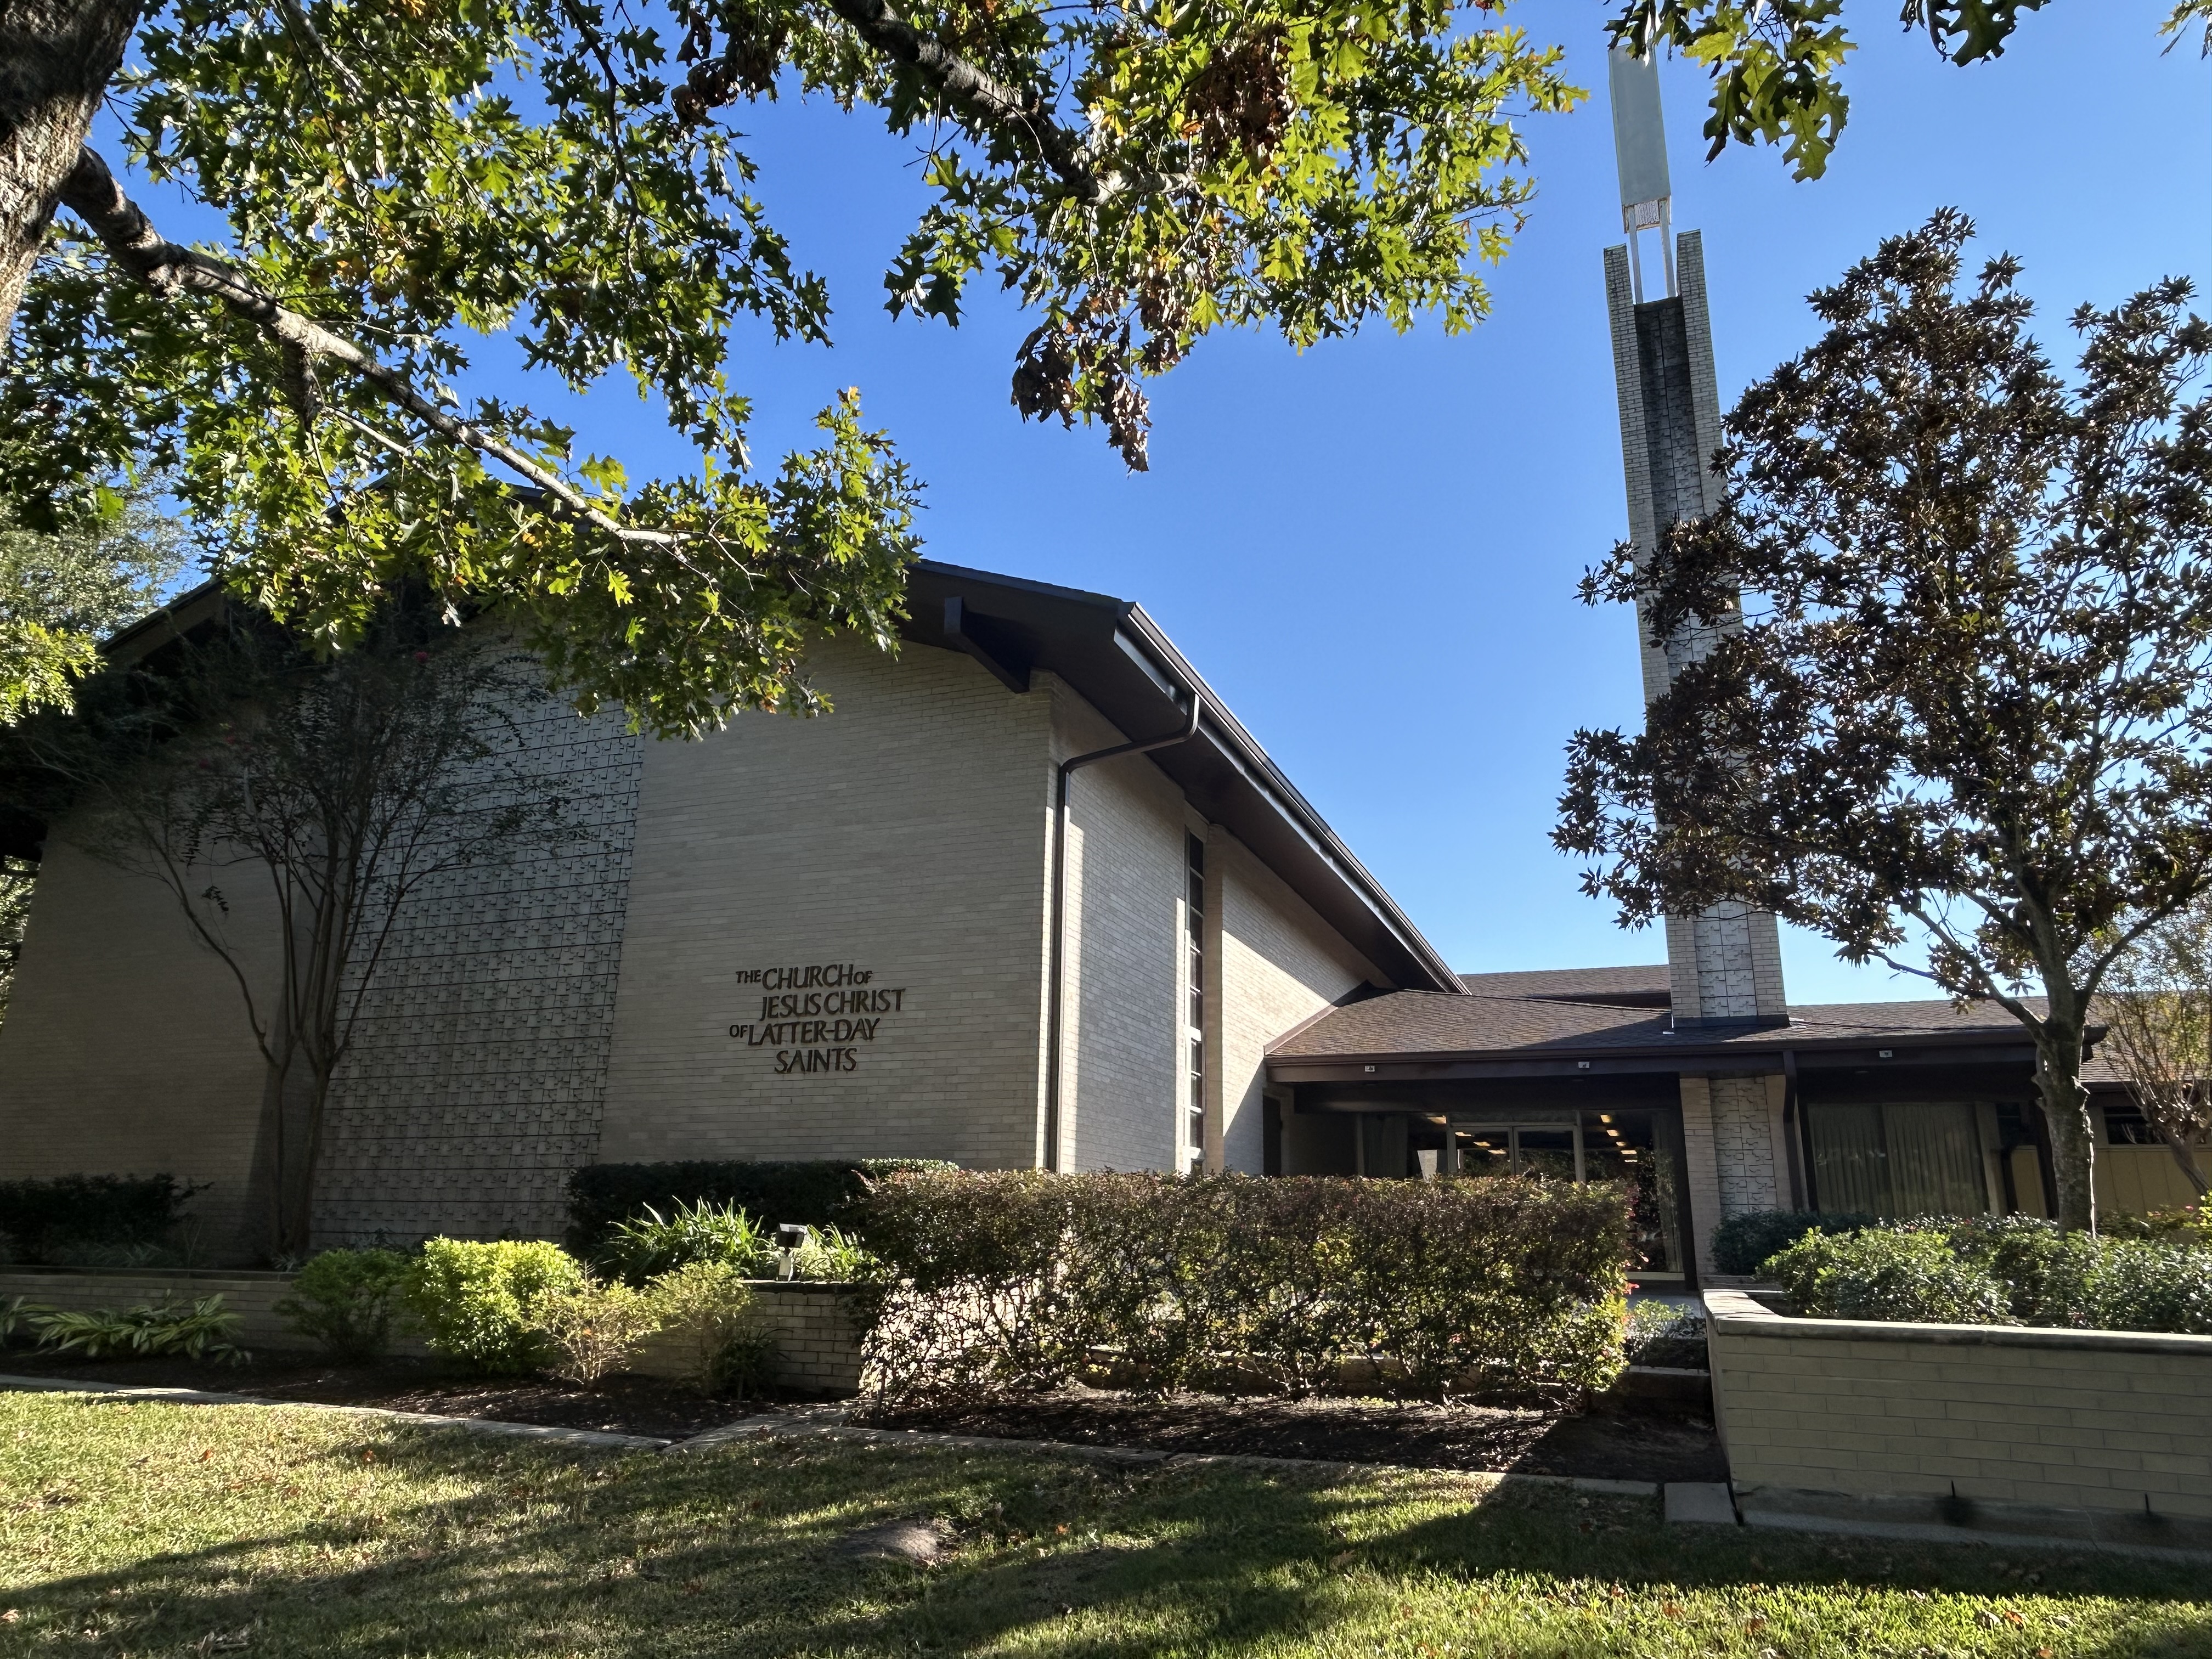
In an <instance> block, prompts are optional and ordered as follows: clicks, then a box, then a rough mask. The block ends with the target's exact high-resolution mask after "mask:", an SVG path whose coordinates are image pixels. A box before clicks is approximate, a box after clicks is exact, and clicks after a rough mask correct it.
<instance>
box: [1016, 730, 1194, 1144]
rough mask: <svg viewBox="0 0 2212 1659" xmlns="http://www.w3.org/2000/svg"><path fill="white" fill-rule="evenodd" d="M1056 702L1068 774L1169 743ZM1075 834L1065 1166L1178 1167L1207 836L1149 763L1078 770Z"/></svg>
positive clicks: (1071, 836)
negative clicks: (1137, 742) (1196, 847)
mask: <svg viewBox="0 0 2212 1659" xmlns="http://www.w3.org/2000/svg"><path fill="white" fill-rule="evenodd" d="M1053 701H1054V739H1053V741H1054V756H1053V760H1054V765H1055V766H1057V765H1058V763H1059V762H1060V761H1061V760H1063V759H1065V758H1066V757H1067V756H1069V755H1078V754H1086V753H1089V752H1090V751H1091V750H1097V749H1103V748H1107V747H1109V746H1111V745H1112V744H1118V743H1127V742H1129V741H1131V740H1132V739H1133V738H1147V737H1153V736H1157V735H1158V733H1156V732H1122V731H1121V730H1119V729H1118V728H1116V727H1115V726H1112V725H1110V724H1109V722H1108V721H1107V720H1105V719H1104V718H1103V716H1101V715H1100V714H1098V713H1097V710H1095V709H1093V708H1091V706H1090V704H1088V703H1087V702H1085V701H1084V700H1083V699H1082V698H1081V697H1079V696H1077V695H1076V694H1075V693H1074V692H1073V690H1069V689H1068V688H1067V687H1066V686H1055V687H1054V690H1053ZM1068 826H1069V832H1068V841H1067V963H1066V980H1065V981H1063V984H1062V991H1061V994H1062V998H1063V1001H1064V1005H1065V1006H1066V1014H1067V1023H1066V1026H1065V1028H1064V1030H1063V1033H1062V1042H1064V1043H1065V1045H1066V1060H1065V1061H1064V1063H1063V1067H1062V1071H1061V1073H1060V1131H1061V1135H1062V1139H1063V1150H1064V1152H1066V1161H1065V1162H1063V1163H1062V1164H1061V1166H1060V1167H1061V1168H1063V1169H1068V1170H1104V1169H1114V1170H1169V1169H1173V1168H1175V1167H1176V1109H1177V1105H1178V1103H1179V1101H1180V1100H1181V1098H1182V1093H1181V1091H1182V1088H1183V1075H1184V1063H1183V1057H1182V1030H1183V1016H1182V1009H1183V995H1184V992H1185V989H1186V984H1185V979H1184V972H1183V956H1184V941H1183V928H1184V925H1185V924H1184V916H1183V907H1184V903H1185V899H1184V890H1185V882H1184V871H1185V868H1186V865H1185V857H1186V853H1185V848H1184V843H1183V837H1184V836H1185V834H1186V833H1188V831H1189V830H1190V829H1192V828H1194V827H1195V828H1197V829H1199V830H1200V833H1201V835H1202V833H1203V829H1204V826H1203V824H1202V823H1196V822H1195V821H1194V820H1193V819H1192V817H1191V816H1190V813H1189V810H1188V807H1187V806H1186V805H1184V803H1183V798H1182V790H1181V789H1179V788H1177V787H1176V785H1175V784H1174V783H1173V782H1172V781H1170V780H1169V778H1168V776H1167V775H1166V774H1165V773H1164V772H1162V771H1161V770H1160V769H1159V768H1158V766H1157V765H1156V764H1154V763H1153V762H1152V760H1151V759H1150V758H1149V757H1146V756H1144V755H1122V756H1117V757H1115V758H1114V759H1112V760H1109V761H1101V762H1099V763H1097V765H1094V766H1087V767H1085V768H1084V769H1081V770H1080V771H1079V772H1077V773H1075V774H1074V775H1073V779H1072V781H1071V787H1070V790H1069V794H1068Z"/></svg>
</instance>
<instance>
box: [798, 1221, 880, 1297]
mask: <svg viewBox="0 0 2212 1659" xmlns="http://www.w3.org/2000/svg"><path fill="white" fill-rule="evenodd" d="M883 1267H884V1264H883V1262H882V1261H880V1260H879V1259H878V1257H877V1256H876V1255H875V1253H874V1252H873V1251H872V1250H870V1249H868V1247H867V1246H866V1245H865V1244H863V1243H860V1240H859V1238H857V1237H854V1235H853V1234H851V1233H848V1232H847V1231H844V1230H843V1229H842V1228H840V1227H817V1228H816V1229H815V1230H814V1236H813V1237H811V1238H810V1239H808V1240H807V1241H806V1247H805V1249H802V1250H800V1251H799V1259H798V1261H795V1262H794V1263H793V1278H797V1279H826V1280H828V1281H829V1282H831V1283H835V1284H860V1283H864V1282H866V1281H867V1280H870V1279H875V1278H876V1277H878V1275H879V1274H881V1273H882V1272H883Z"/></svg>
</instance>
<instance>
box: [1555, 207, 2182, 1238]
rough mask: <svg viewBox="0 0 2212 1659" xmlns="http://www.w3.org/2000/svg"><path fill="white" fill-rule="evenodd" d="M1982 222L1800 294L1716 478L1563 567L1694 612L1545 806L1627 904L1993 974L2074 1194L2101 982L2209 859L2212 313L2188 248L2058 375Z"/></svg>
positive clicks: (1592, 735)
mask: <svg viewBox="0 0 2212 1659" xmlns="http://www.w3.org/2000/svg"><path fill="white" fill-rule="evenodd" d="M1971 233H1972V227H1971V226H1970V225H1969V224H1968V223H1967V222H1966V221H1965V220H1964V219H1963V218H1960V216H1956V215H1955V214H1951V213H1944V214H1941V215H1939V216H1936V218H1935V219H1933V220H1931V221H1930V222H1929V223H1928V224H1927V225H1926V226H1925V227H1923V228H1922V229H1920V230H1918V231H1917V232H1914V233H1913V234H1910V235H1906V236H1901V237H1898V238H1896V239H1894V240H1890V241H1887V242H1885V243H1883V244H1882V246H1881V249H1880V251H1879V252H1877V253H1876V254H1875V256H1874V257H1873V258H1870V259H1868V260H1866V261H1865V262H1864V263H1863V264H1859V265H1857V266H1855V267H1853V268H1852V270H1850V271H1849V272H1848V273H1847V274H1846V275H1845V276H1844V279H1843V281H1842V282H1841V283H1838V285H1837V286H1835V287H1834V288H1832V289H1826V290H1824V291H1822V292H1820V293H1819V294H1816V295H1814V296H1813V307H1814V312H1815V313H1817V314H1818V315H1819V316H1820V319H1821V320H1822V321H1823V322H1825V323H1826V325H1827V332H1826V334H1825V335H1824V336H1823V337H1821V338H1820V341H1819V342H1818V343H1816V344H1815V345H1814V346H1813V348H1812V349H1810V350H1808V351H1807V352H1806V353H1805V354H1804V355H1803V356H1801V357H1798V358H1797V359H1796V360H1795V361H1794V362H1789V363H1786V364H1784V365H1783V366H1782V367H1781V368H1778V369H1777V370H1776V371H1775V372H1774V373H1773V374H1771V375H1769V376H1768V377H1767V378H1766V379H1765V380H1761V381H1759V383H1758V384H1756V385H1754V386H1752V387H1751V388H1750V390H1749V391H1747V392H1745V394H1744V396H1743V398H1742V400H1741V402H1740V403H1739V404H1737V405H1736V407H1735V410H1734V411H1733V412H1732V413H1731V414H1730V415H1729V417H1728V420H1727V422H1726V423H1725V435H1726V442H1725V444H1724V447H1723V449H1722V451H1721V453H1719V455H1718V456H1717V458H1716V463H1715V465H1716V466H1717V469H1718V470H1719V471H1722V472H1723V474H1724V476H1725V478H1726V486H1725V492H1724V496H1723V502H1722V505H1721V507H1720V508H1719V509H1718V510H1717V512H1716V513H1713V514H1712V515H1711V517H1709V518H1707V519H1705V520H1700V521H1696V522H1692V523H1689V524H1685V525H1681V526H1676V527H1675V528H1674V530H1673V531H1672V532H1669V534H1668V537H1667V538H1666V541H1665V544H1664V545H1663V546H1662V548H1661V549H1660V550H1658V551H1657V552H1656V555H1654V556H1652V557H1650V559H1649V560H1648V561H1647V562H1643V563H1640V564H1639V562H1638V561H1637V559H1636V558H1635V557H1634V556H1632V551H1631V550H1630V549H1628V548H1626V547H1622V548H1620V549H1619V550H1616V551H1615V552H1614V554H1613V558H1612V559H1611V561H1610V562H1608V563H1607V564H1606V565H1605V566H1603V567H1602V568H1601V569H1599V570H1597V571H1595V572H1593V573H1592V574H1591V575H1590V576H1589V578H1588V579H1587V580H1586V581H1585V584H1584V587H1585V595H1586V597H1587V598H1589V599H1592V600H1598V599H1613V600H1620V601H1627V600H1631V599H1637V598H1638V597H1639V596H1640V597H1641V598H1642V599H1644V603H1645V605H1646V606H1647V616H1648V618H1649V621H1650V626H1651V628H1652V630H1653V632H1654V634H1655V635H1657V636H1659V637H1662V638H1663V637H1668V636H1672V635H1674V634H1676V633H1677V631H1678V630H1683V629H1690V630H1702V632H1701V635H1700V636H1701V637H1703V638H1704V639H1705V641H1707V648H1706V652H1705V655H1704V656H1703V658H1702V659H1701V660H1699V661H1696V662H1694V663H1692V664H1691V665H1688V666H1686V668H1685V669H1684V670H1683V671H1682V672H1681V674H1680V677H1679V678H1677V679H1676V681H1675V682H1674V685H1673V686H1672V688H1671V689H1670V690H1668V692H1667V693H1666V694H1665V695H1663V696H1661V697H1660V698H1659V699H1658V700H1657V701H1656V702H1654V703H1652V704H1651V706H1650V709H1649V711H1648V714H1647V724H1646V728H1645V730H1644V732H1643V734H1642V735H1641V736H1637V737H1630V736H1626V735H1624V734H1623V733H1622V732H1618V731H1612V732H1593V731H1583V732H1577V733H1576V734H1575V737H1574V738H1573V740H1572V742H1571V745H1570V750H1569V765H1568V775H1567V787H1566V792H1565V794H1564V796H1563V797H1562V798H1561V801H1560V811H1559V824H1558V826H1557V828H1556V829H1555V830H1554V832H1553V840H1554V842H1556V843H1557V844H1558V845H1559V847H1560V848H1563V849H1564V850H1566V851H1569V852H1571V853H1575V854H1582V855H1583V856H1584V857H1586V858H1588V859H1589V860H1592V862H1591V863H1590V865H1589V867H1588V868H1587V870H1586V872H1585V874H1584V877H1583V885H1584V888H1585V890H1587V891H1589V892H1590V893H1592V894H1593V895H1605V896H1610V897H1612V898H1613V899H1614V900H1615V901H1616V902H1618V903H1619V905H1620V914H1621V917H1622V920H1623V921H1624V922H1626V923H1629V924H1640V923H1643V922H1646V921H1650V920H1652V919H1653V918H1655V917H1657V916H1659V915H1695V914H1696V913H1697V912H1699V911H1700V910H1702V909H1704V908H1705V907H1706V906H1707V905H1709V904H1712V903H1715V902H1719V901H1721V900H1724V899H1734V900H1740V901H1742V902H1748V903H1751V904H1753V905H1757V906H1759V907H1761V908H1766V909H1769V910H1771V911H1773V912H1774V913H1775V914H1777V915H1780V916H1782V917H1784V919H1786V920H1788V921H1793V922H1796V923H1798V924H1799V925H1801V926H1803V927H1808V928H1811V929H1813V930H1814V931H1816V932H1818V933H1824V934H1826V936H1827V937H1828V938H1829V939H1832V940H1833V941H1834V942H1835V943H1836V945H1838V949H1839V951H1840V954H1841V955H1842V956H1843V957H1844V959H1845V960H1847V961H1850V962H1855V963H1863V962H1867V961H1880V962H1884V963H1888V964H1890V965H1891V966H1892V967H1893V968H1895V969H1899V970H1900V971H1902V972H1905V973H1910V974H1914V975H1920V976H1922V977H1923V978H1925V979H1926V980H1928V981H1931V982H1932V983H1933V984H1935V985H1936V986H1937V987H1941V988H1942V990H1944V991H1946V992H1948V993H1949V994H1952V995H1953V996H1954V997H1958V998H1961V999H1965V998H1987V999H1990V1000H1993V1001H1995V1002H1996V1003H1997V1004H1999V1005H2001V1006H2002V1007H2003V1008H2004V1009H2005V1010H2006V1011H2007V1012H2008V1013H2010V1014H2011V1016H2012V1017H2013V1018H2015V1019H2017V1020H2018V1021H2019V1022H2020V1023H2021V1025H2022V1026H2023V1027H2024V1028H2025V1029H2026V1030H2027V1033H2028V1034H2029V1035H2030V1036H2031V1037H2032V1038H2033V1041H2034V1044H2035V1052H2036V1085H2037V1088H2038V1090H2039V1092H2040V1095H2041V1098H2042V1106H2043V1110H2044V1114H2045V1117H2046V1118H2047V1119H2048V1121H2049V1123H2050V1127H2051V1144H2052V1146H2053V1148H2054V1150H2055V1152H2056V1155H2057V1156H2056V1164H2057V1171H2056V1173H2057V1188H2058V1200H2059V1201H2058V1209H2059V1219H2060V1221H2061V1222H2062V1223H2063V1225H2067V1226H2069V1227H2087V1226H2093V1225H2094V1214H2095V1211H2094V1200H2093V1188H2092V1183H2091V1159H2092V1157H2093V1151H2092V1138H2091V1134H2090V1130H2089V1123H2088V1116H2087V1097H2086V1094H2085V1091H2083V1089H2082V1086H2081V1063H2082V1053H2083V1046H2084V1042H2085V1041H2086V1040H2087V1037H2088V1036H2090V1034H2091V1030H2092V1024H2091V1022H2092V1019H2093V1000H2094V999H2095V998H2096V996H2097V995H2098V994H2099V992H2100V990H2101V989H2102V988H2103V987H2104V985H2105V981H2106V976H2107V975H2108V974H2109V973H2110V972H2111V970H2112V964H2113V963H2114V961H2115V960H2116V959H2117V958H2118V957H2121V956H2122V955H2123V954H2124V952H2125V951H2127V950H2128V949H2129V948H2130V946H2131V945H2133V943H2134V942H2135V940H2136V939H2138V938H2139V937H2141V936H2142V935H2143V934H2144V933H2148V932H2149V931H2150V930H2151V929H2153V928H2155V927H2158V926H2159V925H2160V923H2161V922H2162V921H2165V920H2166V918H2168V917H2170V916H2172V915H2177V914H2179V912H2181V911H2183V910H2185V908H2188V907H2189V906H2191V904H2193V903H2195V902H2197V900H2198V898H2199V896H2201V895H2203V893H2204V892H2205V891H2206V890H2207V887H2208V884H2212V567H2208V563H2207V560H2208V557H2209V556H2212V402H2208V401H2207V399H2206V398H2204V397H2203V379H2204V371H2205V368H2206V364H2207V359H2208V355H2212V328H2209V327H2208V326H2207V325H2205V324H2204V323H2203V321H2201V320H2199V319H2197V318H2196V317H2194V316H2192V315H2191V314H2189V313H2188V312H2187V310H2186V306H2187V302H2188V298H2189V294H2190V289H2189V285H2188V284H2187V283H2184V282H2179V281H2170V282H2166V283H2161V284H2160V285H2159V286H2158V287H2156V288H2154V289H2149V290H2148V291H2146V292H2144V293H2142V294H2139V295H2136V297H2135V298H2133V299H2131V300H2130V301H2127V302H2126V303H2125V304H2124V305H2122V306H2120V307H2117V308H2116V309H2114V310H2112V311H2108V312H2097V311H2092V310H2089V309H2087V308H2086V307H2085V308H2083V309H2082V310H2081V311H2079V312H2077V313H2075V316H2074V319H2073V324H2074V328H2075V332H2076V334H2077V335H2078V337H2079V338H2080V341H2081V356H2080V363H2079V371H2078V373H2077V374H2075V375H2074V376H2073V377H2071V378H2070V379H2069V378H2068V377H2066V376H2063V375H2062V374H2059V373H2058V371H2057V369H2056V368H2054V367H2053V366H2052V364H2051V361H2050V359H2049V358H2048V357H2047V356H2045V353H2044V351H2043V349H2042V348H2041V347H2040V346H2039V345H2038V344H2037V343H2036V342H2035V341H2034V340H2033V338H2032V337H2030V335H2029V333H2028V324H2029V318H2030V311H2031V307H2030V306H2029V303H2028V301H2027V300H2026V299H2025V298H2024V297H2022V296H2021V295H2020V294H2019V293H2017V292H2016V291H2015V288H2014V283H2015V276H2017V271H2018V268H2017V266H2016V265H2015V263H2014V262H2013V261H2012V260H2010V259H2008V258H1998V259H1995V260H1992V261H1990V263H1989V264H1987V265H1986V266H1984V268H1983V270H1982V272H1981V274H1980V276H1978V278H1975V279H1972V280H1970V281H1964V282H1962V281H1961V276H1960V255H1961V250H1962V248H1963V246H1964V245H1965V244H1966V240H1967V239H1968V237H1969V236H1970V234H1971ZM1740 593H1741V594H1742V595H1744V596H1745V598H1744V599H1743V600H1742V602H1741V605H1739V600H1738V598H1737V596H1738V595H1739V594H1740ZM1916 939H1917V940H1918V941H1920V942H1922V943H1923V944H1924V945H1925V949H1926V959H1925V961H1924V962H1923V961H1921V960H1919V959H1918V958H1917V954H1916V952H1915V951H1914V949H1913V946H1914V943H1915V940H1916ZM2037 988H2039V989H2040V992H2041V995H2040V996H2039V997H2038V996H2034V995H2032V994H2031V992H2032V991H2033V990H2035V989H2037Z"/></svg>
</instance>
